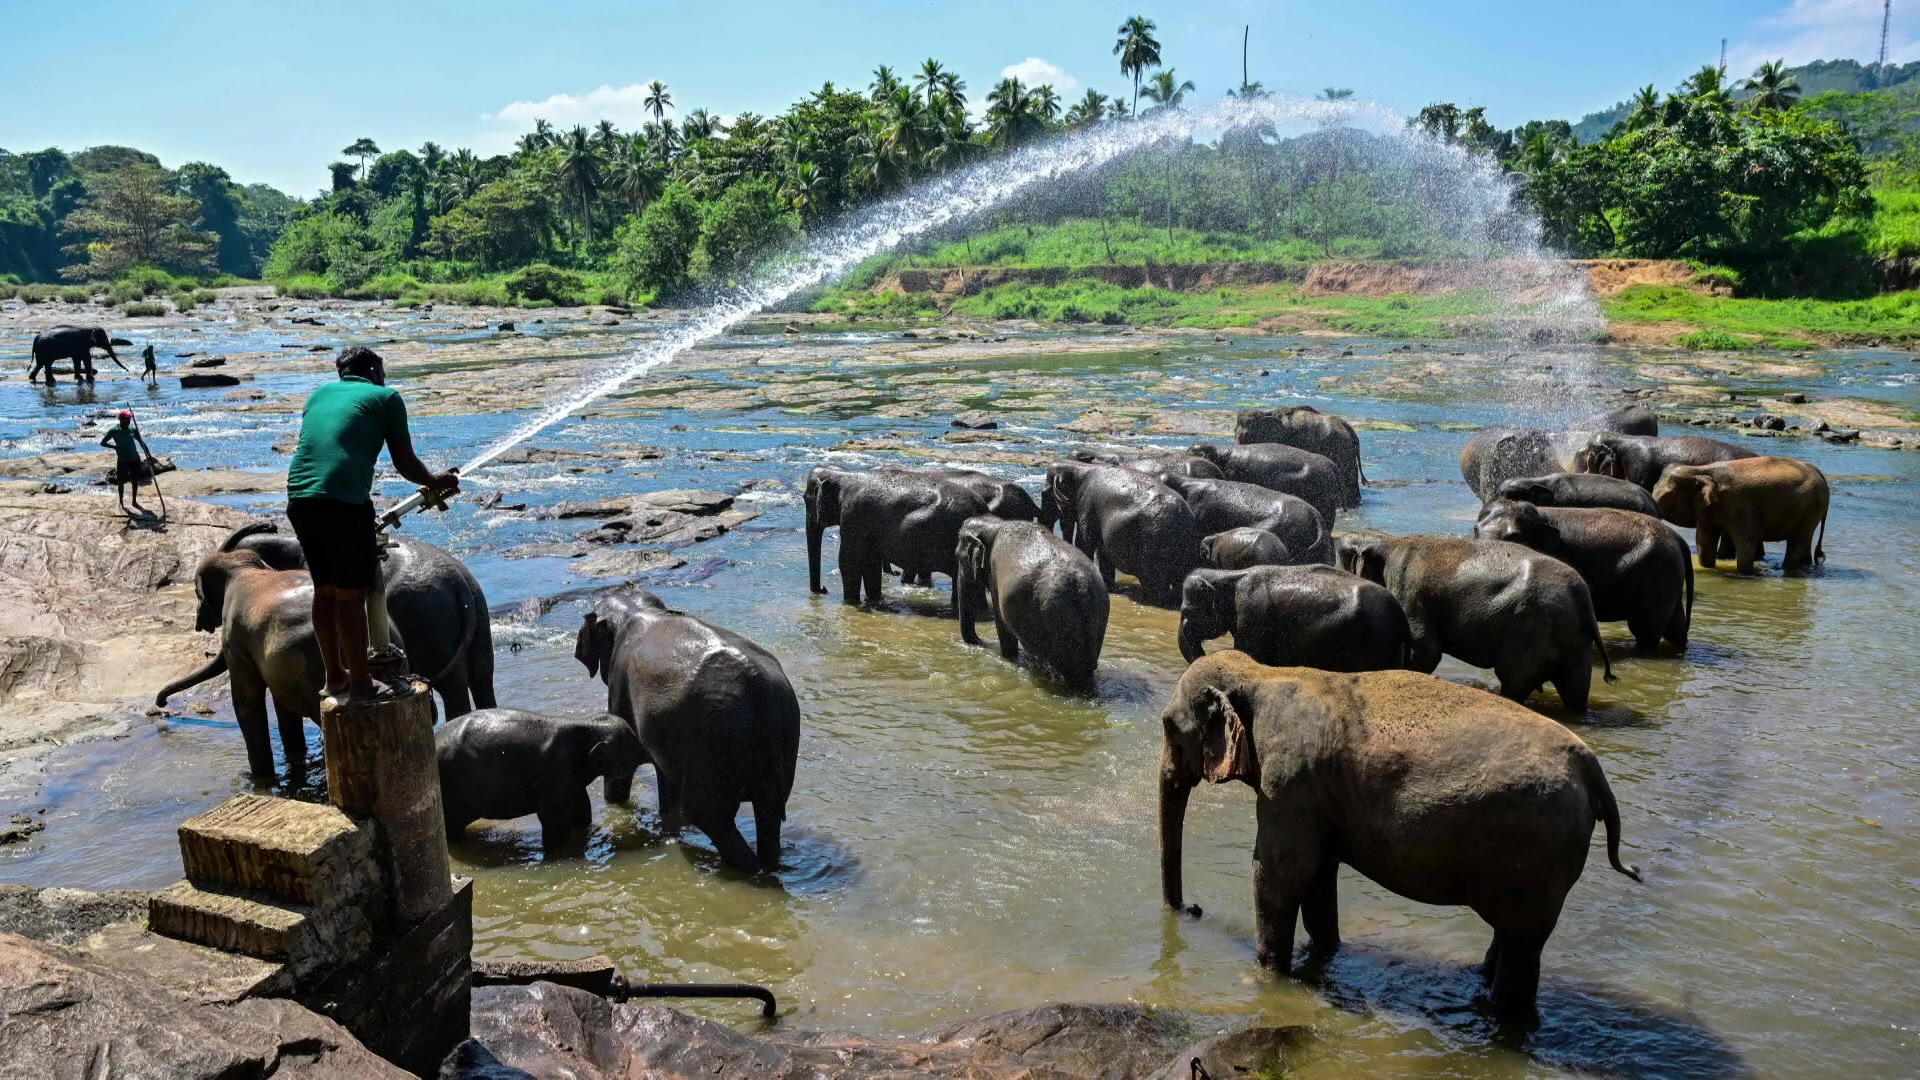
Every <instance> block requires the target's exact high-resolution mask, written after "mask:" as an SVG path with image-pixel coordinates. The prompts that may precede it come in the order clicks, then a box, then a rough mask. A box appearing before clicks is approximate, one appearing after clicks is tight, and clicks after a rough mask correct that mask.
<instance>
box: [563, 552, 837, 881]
mask: <svg viewBox="0 0 1920 1080" xmlns="http://www.w3.org/2000/svg"><path fill="white" fill-rule="evenodd" d="M573 655H574V659H576V660H579V661H580V663H582V664H583V665H585V666H586V669H587V674H588V675H598V676H600V678H601V680H602V681H604V682H605V683H606V684H607V711H608V712H610V713H612V714H614V715H615V716H618V717H620V718H621V719H623V720H625V721H626V722H627V723H629V724H632V725H633V726H634V730H635V731H636V732H637V733H638V734H639V736H640V745H641V748H642V749H643V750H645V752H646V757H645V759H644V763H646V764H650V765H652V766H653V772H654V778H655V781H656V782H657V783H658V785H659V788H660V815H661V818H662V819H663V820H664V821H666V822H667V823H668V824H669V825H671V824H673V823H675V822H677V821H679V820H681V819H683V818H684V819H685V820H686V821H688V822H690V823H691V824H692V825H693V827H694V828H696V829H699V830H700V831H701V832H704V833H706V834H707V837H708V838H709V839H711V840H712V841H713V846H714V847H715V848H717V849H719V851H720V857H721V858H722V859H724V860H725V861H726V863H727V865H729V866H731V867H733V868H734V869H736V870H739V871H742V872H743V873H752V872H753V871H754V870H756V869H764V870H774V869H777V868H778V867H779V865H780V823H781V822H782V821H785V820H786V817H787V798H788V796H790V795H791V794H792V793H793V772H794V764H795V762H796V760H797V759H798V757H799V753H800V701H799V699H798V698H797V697H795V696H794V693H793V684H792V683H789V682H788V681H787V673H786V671H785V670H784V669H782V668H781V666H780V661H778V660H776V659H774V657H773V654H772V653H769V652H767V651H766V650H765V649H762V648H761V647H760V646H758V645H756V644H754V643H753V642H751V641H748V640H747V639H746V638H743V637H741V636H740V635H739V634H736V633H733V632H732V631H730V630H723V629H721V628H720V627H717V626H714V625H712V624H710V623H707V622H704V621H702V620H700V619H697V618H695V617H693V616H692V615H688V614H686V613H685V612H680V611H675V610H673V609H672V608H670V607H668V606H666V605H665V604H664V603H662V602H661V601H660V598H659V597H657V596H655V595H653V594H652V593H650V592H647V591H645V590H643V589H640V588H639V587H637V586H632V585H628V586H625V587H622V588H619V589H615V590H612V591H610V592H608V593H606V594H604V595H603V596H602V597H601V598H600V599H599V600H598V601H597V602H596V603H595V604H594V605H593V610H592V611H590V612H588V613H587V615H586V616H585V618H583V619H582V620H581V623H580V632H579V634H578V635H577V636H576V637H575V639H574V648H573ZM743 802H744V803H751V804H752V805H753V820H754V827H755V844H754V846H753V847H749V846H748V845H747V841H746V838H744V837H742V836H741V835H740V829H739V827H738V826H736V825H735V824H734V820H733V819H734V815H735V814H737V813H738V812H739V810H740V804H741V803H743ZM756 854H757V858H756Z"/></svg>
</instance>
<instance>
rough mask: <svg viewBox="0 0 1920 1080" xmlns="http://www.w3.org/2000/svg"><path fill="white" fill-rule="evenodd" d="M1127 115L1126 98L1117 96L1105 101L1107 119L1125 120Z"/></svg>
mask: <svg viewBox="0 0 1920 1080" xmlns="http://www.w3.org/2000/svg"><path fill="white" fill-rule="evenodd" d="M1128 115H1129V114H1128V112H1127V99H1126V98H1122V97H1117V98H1114V99H1113V100H1112V101H1110V102H1108V103H1107V119H1109V120H1125V119H1126V118H1127V116H1128Z"/></svg>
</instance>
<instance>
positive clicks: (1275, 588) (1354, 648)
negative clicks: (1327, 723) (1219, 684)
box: [1180, 564, 1413, 671]
mask: <svg viewBox="0 0 1920 1080" xmlns="http://www.w3.org/2000/svg"><path fill="white" fill-rule="evenodd" d="M1228 633H1231V634H1232V635H1233V647H1234V648H1235V649H1238V650H1239V651H1241V652H1243V653H1246V654H1247V655H1248V656H1251V657H1253V658H1254V659H1255V660H1258V661H1260V662H1261V663H1263V664H1278V665H1281V666H1285V667H1311V668H1320V669H1321V670H1323V671H1384V670H1386V669H1388V668H1399V667H1405V666H1406V663H1407V648H1408V645H1409V643H1410V642H1411V641H1412V637H1413V635H1412V632H1411V631H1410V630H1409V629H1408V628H1407V615H1406V612H1404V611H1401V610H1400V601H1398V600H1395V599H1394V598H1393V594H1392V593H1391V592H1388V591H1387V589H1386V587H1385V586H1383V585H1378V584H1376V583H1374V582H1371V581H1368V580H1366V579H1365V578H1362V577H1357V576H1355V575H1353V574H1349V573H1347V572H1346V571H1345V570H1337V569H1335V568H1333V567H1331V566H1320V565H1317V564H1315V565H1308V566H1256V567H1254V568H1252V569H1250V570H1195V571H1194V572H1193V573H1191V574H1188V575H1187V582H1186V585H1185V587H1184V588H1182V589H1181V596H1180V655H1181V656H1184V657H1186V659H1187V662H1188V663H1192V662H1194V661H1195V660H1198V659H1200V658H1201V657H1202V656H1204V655H1206V649H1205V648H1204V646H1203V643H1204V642H1206V641H1208V640H1209V639H1212V638H1217V637H1220V636H1221V635H1223V634H1228Z"/></svg>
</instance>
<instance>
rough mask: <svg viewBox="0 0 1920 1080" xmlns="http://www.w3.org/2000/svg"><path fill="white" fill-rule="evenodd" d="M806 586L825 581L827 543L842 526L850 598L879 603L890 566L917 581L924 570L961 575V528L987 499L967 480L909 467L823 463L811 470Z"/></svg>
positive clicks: (815, 587) (817, 588) (843, 581)
mask: <svg viewBox="0 0 1920 1080" xmlns="http://www.w3.org/2000/svg"><path fill="white" fill-rule="evenodd" d="M806 505H807V587H808V588H809V589H811V590H812V591H813V592H815V593H821V594H824V593H825V592H826V591H827V590H826V589H825V588H824V587H823V586H822V585H821V584H820V543H821V538H822V536H823V535H824V534H825V532H826V530H827V529H829V528H834V527H836V526H837V527H838V528H839V529H840V588H841V592H842V595H843V596H844V598H845V600H846V602H847V603H849V604H858V603H860V596H861V592H862V590H863V589H864V591H865V593H866V600H867V603H869V604H877V603H879V602H880V579H881V578H882V577H883V576H884V575H885V573H886V568H887V567H888V566H898V567H899V568H900V570H901V576H902V577H903V578H904V579H905V580H908V581H913V580H915V579H917V578H919V577H921V576H922V575H927V576H928V578H929V579H930V578H931V575H933V574H934V573H936V572H937V573H942V574H946V575H947V576H948V577H949V578H951V577H952V576H953V575H954V573H955V564H954V561H953V553H954V549H955V547H956V546H957V545H958V544H959V541H960V526H961V524H962V523H964V522H965V521H966V520H967V519H968V518H970V517H974V516H976V515H978V514H984V513H986V512H987V504H986V500H984V499H982V498H981V497H980V496H979V495H978V494H976V493H975V492H974V491H973V490H972V489H971V488H970V487H969V486H968V485H964V484H960V483H955V482H953V481H950V480H944V479H941V478H940V477H938V476H932V475H928V474H924V473H916V472H911V471H907V470H896V471H883V470H874V471H873V472H858V471H855V470H851V469H839V468H834V467H832V466H828V465H822V466H820V467H819V468H816V469H814V470H813V471H812V472H811V473H809V474H807V488H806Z"/></svg>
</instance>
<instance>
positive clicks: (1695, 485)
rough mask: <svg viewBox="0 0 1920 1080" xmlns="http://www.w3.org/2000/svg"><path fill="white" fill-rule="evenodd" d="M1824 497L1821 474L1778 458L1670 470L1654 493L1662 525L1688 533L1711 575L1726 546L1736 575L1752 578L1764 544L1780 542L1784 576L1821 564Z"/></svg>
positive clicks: (1824, 534)
mask: <svg viewBox="0 0 1920 1080" xmlns="http://www.w3.org/2000/svg"><path fill="white" fill-rule="evenodd" d="M1829 497H1830V493H1829V492H1828V490H1827V477H1826V474H1825V473H1822V472H1821V471H1820V470H1819V469H1818V468H1817V467H1815V466H1814V465H1812V464H1810V463H1808V462H1805V461H1801V460H1800V459H1798V458H1785V457H1749V458H1739V459H1736V460H1733V461H1721V462H1715V463H1714V464H1712V465H1675V466H1672V467H1671V468H1669V469H1667V470H1666V473H1665V474H1664V475H1662V476H1661V478H1660V483H1659V484H1658V485H1657V486H1656V487H1655V488H1654V489H1653V499H1654V501H1655V502H1657V503H1659V504H1660V512H1661V513H1662V514H1663V515H1665V517H1666V519H1667V520H1668V521H1671V522H1673V523H1674V524H1675V525H1678V526H1680V527H1681V528H1686V527H1688V526H1692V527H1693V530H1694V533H1693V549H1694V551H1695V553H1696V554H1698V556H1699V558H1700V565H1701V566H1704V567H1707V568H1709V569H1711V568H1712V567H1713V565H1714V563H1715V560H1716V556H1718V555H1719V548H1720V547H1721V546H1722V545H1723V544H1724V543H1725V542H1726V541H1728V540H1731V541H1732V544H1733V559H1734V565H1735V567H1737V568H1738V569H1739V571H1740V572H1741V573H1743V574H1745V573H1751V572H1752V570H1753V567H1754V564H1756V563H1758V562H1759V561H1760V560H1761V558H1762V557H1763V556H1764V554H1765V553H1764V551H1763V550H1762V549H1763V547H1764V546H1765V544H1766V543H1767V542H1768V541H1770V540H1785V541H1786V542H1787V552H1786V556H1785V557H1784V558H1782V559H1781V561H1780V566H1781V569H1783V570H1785V571H1787V572H1788V573H1793V572H1795V571H1797V570H1801V569H1803V568H1805V567H1808V566H1812V565H1813V564H1814V563H1817V562H1824V561H1826V558H1827V552H1826V539H1827V503H1828V501H1829ZM1816 531H1817V532H1818V536H1817V537H1816V535H1815V533H1816Z"/></svg>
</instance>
